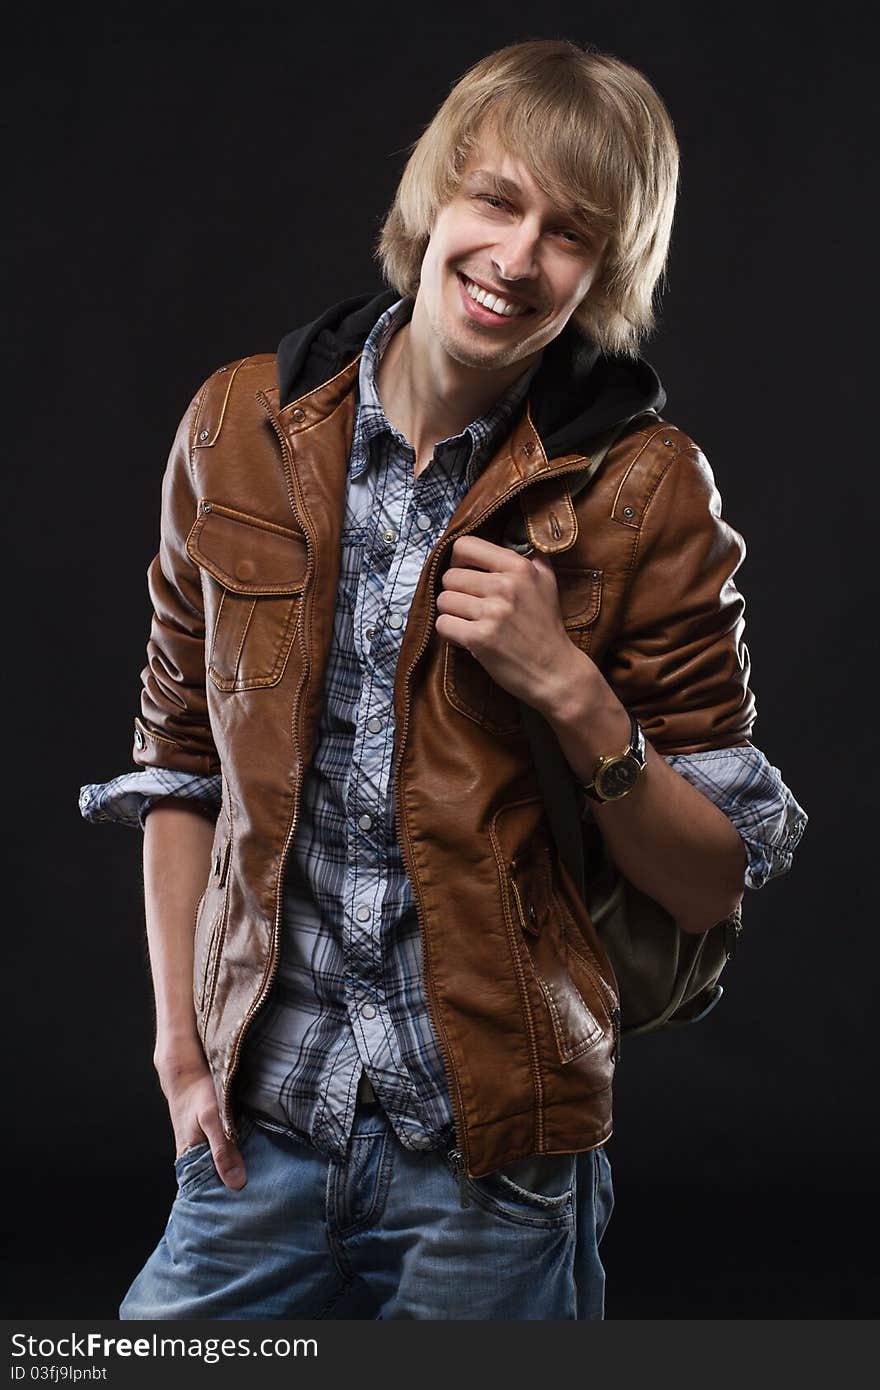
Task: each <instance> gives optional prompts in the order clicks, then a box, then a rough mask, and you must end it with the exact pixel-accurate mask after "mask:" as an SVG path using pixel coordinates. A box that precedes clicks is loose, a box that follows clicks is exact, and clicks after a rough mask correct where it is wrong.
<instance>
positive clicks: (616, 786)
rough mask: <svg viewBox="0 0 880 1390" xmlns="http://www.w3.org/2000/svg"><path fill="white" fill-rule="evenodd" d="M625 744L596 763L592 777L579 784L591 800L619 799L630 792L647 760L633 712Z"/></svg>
mask: <svg viewBox="0 0 880 1390" xmlns="http://www.w3.org/2000/svg"><path fill="white" fill-rule="evenodd" d="M629 722H630V737H629V745H628V746H627V747H626V748H624V750H623V752H622V753H611V754H609V755H608V756H606V757H602V758H600V759H599V761H598V762H597V763H596V769H595V771H594V773H593V780H592V782H590V783H589V784H588V783H586V782H582V783H581V785H582V787H583V789H584V792H585V793H586V795H587V796H589V797H591V798H592V800H593V801H619V800H620V798H621V797H622V796H626V794H627V792H631V791H632V789H633V787H634V786H635V784H636V782H637V781H638V779H639V777H640V775H641V773H643V772H644V770H645V765H646V763H647V761H648V759H647V756H646V754H645V735H644V734H643V733H642V728H641V725H640V724H639V721H638V720H637V719H636V717H635V715H634V714H630V716H629Z"/></svg>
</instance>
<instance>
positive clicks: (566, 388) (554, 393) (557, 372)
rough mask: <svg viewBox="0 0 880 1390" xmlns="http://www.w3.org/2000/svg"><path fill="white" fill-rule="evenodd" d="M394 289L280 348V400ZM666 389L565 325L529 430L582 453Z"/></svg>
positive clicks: (355, 336)
mask: <svg viewBox="0 0 880 1390" xmlns="http://www.w3.org/2000/svg"><path fill="white" fill-rule="evenodd" d="M399 298H400V295H399V294H398V293H397V292H396V291H394V290H387V291H385V292H384V293H383V294H379V295H359V296H358V297H357V298H355V299H344V300H343V301H342V303H341V304H334V306H333V307H332V308H331V309H328V310H327V311H326V313H323V314H322V315H321V317H320V318H317V319H315V320H314V322H313V323H308V324H306V325H305V326H304V327H303V328H295V329H294V330H293V332H292V333H288V334H287V335H286V336H285V337H284V338H282V340H281V342H280V344H279V346H278V387H279V391H280V397H281V405H282V406H285V405H288V404H289V403H290V401H293V400H296V399H297V398H298V397H299V396H303V395H305V393H306V392H307V391H312V390H314V388H315V387H316V386H320V385H321V384H322V383H323V382H325V381H328V380H329V379H330V377H332V376H335V375H336V373H337V372H339V371H341V370H342V368H343V367H344V366H345V365H346V363H348V362H350V361H351V360H352V358H354V357H356V356H357V354H358V353H359V352H360V351H361V349H362V347H363V345H364V343H365V342H366V340H367V338H368V337H369V334H370V330H371V329H372V327H373V325H374V324H375V322H376V320H377V319H378V318H379V317H380V315H381V314H384V312H385V310H386V309H390V308H391V305H392V304H396V302H397V300H398V299H399ZM665 402H666V392H665V391H664V390H663V387H662V386H661V384H660V379H659V377H658V376H657V373H656V372H655V371H654V369H653V367H652V366H651V365H650V364H649V363H648V362H646V361H645V360H644V358H642V357H638V358H632V357H606V356H603V355H602V353H600V351H599V349H598V348H597V347H596V346H595V344H593V343H591V342H590V340H589V339H588V338H586V337H585V336H584V335H583V333H581V332H580V330H579V329H578V328H576V327H575V325H574V324H572V323H568V324H567V325H566V327H565V328H564V329H563V330H562V332H561V333H560V334H559V337H558V338H554V340H553V342H552V343H550V344H548V346H547V347H546V348H545V350H544V356H543V359H542V361H541V366H540V367H539V369H538V371H537V373H536V375H535V379H534V381H533V382H532V385H531V388H530V390H529V405H530V409H531V413H532V420H533V421H534V424H535V428H536V430H537V431H538V434H539V435H540V437H541V441H542V443H543V445H544V448H545V450H546V453H547V457H548V458H551V459H552V458H561V457H562V456H563V455H564V454H572V453H580V452H581V451H582V450H583V448H584V447H585V445H586V443H587V441H589V440H590V439H591V438H592V437H593V436H594V435H596V434H600V433H601V432H602V431H603V430H606V429H610V428H611V426H612V425H616V424H619V423H620V422H621V421H624V420H630V419H632V417H633V416H634V415H640V414H641V413H642V411H644V410H662V409H663V406H664V404H665Z"/></svg>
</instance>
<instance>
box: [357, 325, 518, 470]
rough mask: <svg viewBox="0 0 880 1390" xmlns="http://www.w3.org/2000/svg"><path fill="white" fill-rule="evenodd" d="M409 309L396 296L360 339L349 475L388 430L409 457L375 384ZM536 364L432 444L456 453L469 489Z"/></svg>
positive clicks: (500, 437) (506, 427)
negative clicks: (467, 420) (446, 436)
mask: <svg viewBox="0 0 880 1390" xmlns="http://www.w3.org/2000/svg"><path fill="white" fill-rule="evenodd" d="M412 311H413V300H412V299H411V298H409V297H404V298H403V299H399V300H398V301H397V303H396V304H392V305H391V307H390V308H389V309H386V311H385V313H384V314H382V316H381V317H380V318H379V319H377V320H376V323H375V324H374V326H373V328H372V330H371V332H370V334H369V336H368V338H367V340H366V342H365V343H364V347H363V352H362V354H361V360H360V367H359V371H358V396H359V401H358V409H357V416H356V418H355V425H354V435H353V438H352V449H351V457H350V461H349V475H350V476H351V477H352V478H357V477H359V476H360V474H361V473H363V471H364V469H365V468H367V467H368V465H369V463H370V457H371V452H370V443H371V441H372V440H373V439H376V438H378V437H379V436H380V435H382V434H386V433H388V434H390V435H391V436H392V437H393V438H394V439H395V440H396V441H397V443H398V445H399V447H400V448H401V450H403V451H404V452H405V453H406V454H407V455H408V456H410V457H412V453H413V450H412V446H411V445H410V444H409V442H408V441H407V440H406V439H404V438H403V435H401V434H399V433H398V431H397V430H395V428H394V426H393V425H392V424H391V422H390V421H389V419H388V417H387V415H386V414H385V411H384V410H383V408H382V402H381V400H380V399H379V390H378V386H377V384H376V375H377V372H378V369H379V363H380V361H381V360H382V354H383V353H384V351H385V349H386V348H387V346H388V344H389V342H390V341H391V339H392V338H393V336H394V334H395V333H396V332H397V330H398V329H399V328H402V327H403V325H404V324H405V323H407V322H408V321H409V319H410V318H411V316H412ZM540 363H541V359H540V357H539V358H538V360H537V362H535V363H533V364H532V366H531V367H529V368H528V370H527V371H525V372H523V374H522V376H520V377H518V378H517V380H516V381H515V382H514V383H513V384H512V386H509V387H508V389H507V390H506V391H505V392H504V394H503V396H500V397H499V399H498V400H497V401H495V403H494V405H492V406H490V408H489V409H488V410H487V411H486V412H485V414H484V415H481V416H480V418H479V419H477V420H472V421H471V423H470V424H469V425H468V426H467V427H466V428H465V429H464V430H462V432H461V434H458V435H455V436H453V437H451V438H449V439H444V440H441V441H439V442H438V443H437V445H436V451H438V452H440V451H442V452H443V453H448V454H457V456H458V458H460V460H461V465H460V466H462V467H464V466H466V468H467V485H468V487H470V486H472V484H473V482H474V480H475V479H476V477H477V475H478V473H479V472H480V470H481V469H482V468H483V466H484V465H485V464H486V463H487V462H488V460H489V459H490V458H491V457H492V454H493V453H494V452H495V450H496V449H497V448H498V446H499V445H500V443H501V441H502V440H503V439H504V437H505V436H506V435H507V434H508V433H509V431H510V427H511V425H512V424H513V419H514V416H515V415H516V413H517V411H518V409H519V407H520V406H521V405H522V403H523V401H524V400H525V398H526V396H527V394H528V389H529V385H530V383H531V381H532V378H533V376H534V375H535V373H536V372H537V370H538V368H539V366H540Z"/></svg>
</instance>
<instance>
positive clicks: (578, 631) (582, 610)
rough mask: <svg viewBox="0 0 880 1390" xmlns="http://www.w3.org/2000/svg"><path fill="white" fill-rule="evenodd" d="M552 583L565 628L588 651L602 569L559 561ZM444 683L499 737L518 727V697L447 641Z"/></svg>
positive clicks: (450, 695) (458, 704)
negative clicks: (553, 582)
mask: <svg viewBox="0 0 880 1390" xmlns="http://www.w3.org/2000/svg"><path fill="white" fill-rule="evenodd" d="M556 585H557V589H558V591H559V607H560V611H561V613H562V621H563V623H564V624H565V630H566V632H567V633H568V635H569V637H570V638H571V640H572V641H573V642H574V643H575V645H576V646H578V647H580V649H581V651H584V652H587V651H589V648H590V640H591V637H592V629H593V624H594V623H595V621H596V619H597V618H598V616H599V609H600V607H601V602H602V571H601V570H594V569H589V568H584V567H580V566H578V567H574V566H570V565H562V564H559V563H558V564H557V566H556ZM443 688H444V691H445V694H446V698H447V700H448V701H449V703H450V704H451V705H452V706H453V707H454V708H455V709H457V710H458V711H459V713H460V714H464V715H466V716H467V718H468V719H472V720H474V722H475V723H477V724H479V725H481V726H482V728H484V729H487V730H488V731H489V732H490V733H493V734H498V735H502V736H503V735H509V734H513V733H515V732H516V731H517V730H519V729H520V728H521V720H520V714H519V704H518V702H517V701H516V700H515V699H514V698H513V696H512V695H510V694H508V692H507V691H506V690H503V689H502V688H501V686H499V685H497V684H496V683H495V681H493V680H492V678H491V676H489V675H488V673H487V672H486V670H485V669H484V667H483V666H481V665H480V663H479V661H477V659H476V657H473V656H471V654H470V652H468V651H465V649H464V647H457V646H455V645H454V644H453V643H452V642H447V644H446V652H445V660H444V667H443Z"/></svg>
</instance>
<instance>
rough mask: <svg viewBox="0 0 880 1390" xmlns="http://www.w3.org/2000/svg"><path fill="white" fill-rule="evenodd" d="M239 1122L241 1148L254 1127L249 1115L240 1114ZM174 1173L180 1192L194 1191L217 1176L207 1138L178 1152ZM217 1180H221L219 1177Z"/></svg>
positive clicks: (239, 1144)
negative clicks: (180, 1152)
mask: <svg viewBox="0 0 880 1390" xmlns="http://www.w3.org/2000/svg"><path fill="white" fill-rule="evenodd" d="M237 1124H238V1144H237V1147H238V1149H239V1150H241V1149H242V1147H243V1145H244V1141H245V1139H246V1138H247V1136H248V1134H249V1133H250V1131H251V1129H252V1128H253V1121H252V1120H251V1118H250V1116H248V1115H240V1116H238V1118H237ZM174 1175H175V1177H176V1178H177V1188H178V1191H179V1192H193V1191H195V1189H196V1188H198V1187H201V1186H202V1184H203V1183H205V1182H207V1181H208V1180H209V1179H210V1178H211V1177H217V1169H216V1168H215V1167H214V1155H213V1153H212V1152H211V1145H210V1144H209V1142H208V1140H207V1139H202V1140H200V1141H199V1143H198V1144H191V1145H190V1146H189V1148H188V1149H184V1151H183V1153H182V1154H178V1156H177V1157H176V1158H175V1160H174ZM217 1180H218V1182H219V1178H218V1179H217Z"/></svg>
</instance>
